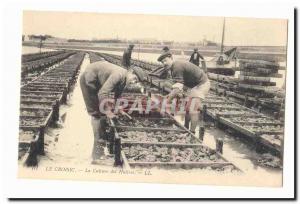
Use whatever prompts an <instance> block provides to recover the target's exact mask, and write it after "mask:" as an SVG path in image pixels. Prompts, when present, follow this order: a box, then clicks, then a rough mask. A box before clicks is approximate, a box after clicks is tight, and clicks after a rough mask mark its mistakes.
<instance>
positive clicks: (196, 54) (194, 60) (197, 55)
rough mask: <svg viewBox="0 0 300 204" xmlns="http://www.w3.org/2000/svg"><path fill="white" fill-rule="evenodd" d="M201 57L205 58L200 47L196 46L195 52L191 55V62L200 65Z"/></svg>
mask: <svg viewBox="0 0 300 204" xmlns="http://www.w3.org/2000/svg"><path fill="white" fill-rule="evenodd" d="M200 58H201V59H202V60H204V58H203V56H202V55H200V53H199V52H198V48H195V49H194V52H193V54H192V55H191V58H190V62H191V63H193V64H194V65H197V66H199V65H200Z"/></svg>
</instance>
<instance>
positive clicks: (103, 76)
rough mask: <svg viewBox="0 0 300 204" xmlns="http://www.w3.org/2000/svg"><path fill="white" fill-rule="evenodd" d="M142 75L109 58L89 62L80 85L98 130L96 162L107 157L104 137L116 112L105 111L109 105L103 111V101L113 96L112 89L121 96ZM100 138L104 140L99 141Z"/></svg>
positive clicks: (95, 134)
mask: <svg viewBox="0 0 300 204" xmlns="http://www.w3.org/2000/svg"><path fill="white" fill-rule="evenodd" d="M140 76H142V75H141V71H140V70H137V69H130V70H126V69H124V68H122V67H120V66H117V65H114V64H111V63H109V62H106V61H98V62H95V63H92V64H89V65H88V66H87V67H86V69H85V71H84V72H83V73H82V74H81V76H80V87H81V91H82V95H83V98H84V102H85V105H86V109H87V112H88V114H89V115H90V116H91V118H92V127H93V132H94V146H93V151H92V159H93V163H96V160H97V159H99V158H100V157H102V156H104V155H103V154H104V147H105V141H104V140H103V139H104V133H105V127H106V117H108V118H114V117H115V114H114V113H113V112H112V111H106V110H105V109H107V108H109V107H104V110H101V102H103V100H105V99H108V98H110V97H109V95H110V93H112V92H114V98H115V99H117V98H119V97H120V96H121V94H122V92H123V90H124V88H125V87H126V86H130V85H131V84H136V83H137V82H138V80H141V78H139V77H140ZM98 141H100V142H99V143H98ZM98 144H99V145H98ZM101 144H102V146H101ZM99 154H100V155H99ZM101 154H102V155H101Z"/></svg>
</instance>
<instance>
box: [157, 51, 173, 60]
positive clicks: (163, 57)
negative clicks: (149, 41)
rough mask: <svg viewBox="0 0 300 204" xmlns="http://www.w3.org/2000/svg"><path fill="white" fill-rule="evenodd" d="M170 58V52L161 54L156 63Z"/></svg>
mask: <svg viewBox="0 0 300 204" xmlns="http://www.w3.org/2000/svg"><path fill="white" fill-rule="evenodd" d="M171 56H172V53H171V52H169V51H167V52H164V53H162V54H161V55H160V56H159V57H158V59H157V61H159V62H161V61H162V60H163V59H165V58H166V57H171Z"/></svg>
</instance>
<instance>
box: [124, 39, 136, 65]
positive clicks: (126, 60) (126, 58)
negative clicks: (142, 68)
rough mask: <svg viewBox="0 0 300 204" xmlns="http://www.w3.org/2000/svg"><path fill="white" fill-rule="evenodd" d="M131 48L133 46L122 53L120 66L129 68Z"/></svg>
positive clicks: (131, 45)
mask: <svg viewBox="0 0 300 204" xmlns="http://www.w3.org/2000/svg"><path fill="white" fill-rule="evenodd" d="M133 48H134V45H133V44H130V45H129V46H128V48H127V49H126V50H125V51H124V53H123V59H122V66H124V67H126V68H129V67H130V65H131V63H130V60H131V53H132V50H133Z"/></svg>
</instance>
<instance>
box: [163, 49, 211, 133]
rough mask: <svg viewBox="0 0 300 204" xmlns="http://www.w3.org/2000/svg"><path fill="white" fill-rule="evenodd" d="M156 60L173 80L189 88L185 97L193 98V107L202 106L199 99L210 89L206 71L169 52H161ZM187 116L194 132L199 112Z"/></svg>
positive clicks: (197, 108)
mask: <svg viewBox="0 0 300 204" xmlns="http://www.w3.org/2000/svg"><path fill="white" fill-rule="evenodd" d="M158 61H159V62H161V63H162V64H163V66H164V67H165V69H166V70H168V71H169V72H170V74H171V77H172V79H173V80H175V81H179V82H181V83H183V85H182V87H183V86H185V87H186V88H189V89H188V93H187V94H188V95H187V97H190V98H191V99H193V100H195V102H196V103H195V109H196V110H198V111H199V109H201V108H202V107H201V101H202V100H203V99H204V98H205V96H206V95H207V94H208V91H209V89H210V82H209V79H208V77H207V75H206V73H205V72H204V71H203V70H202V69H199V67H198V66H196V65H194V64H192V63H190V62H188V61H180V60H174V59H173V57H172V54H171V52H165V53H163V54H161V55H160V56H159V58H158ZM178 87H180V86H178V83H177V84H176V85H175V88H178ZM171 95H172V93H171ZM189 116H190V119H191V128H190V130H191V131H192V132H195V129H196V126H197V123H199V112H195V111H192V112H189Z"/></svg>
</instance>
